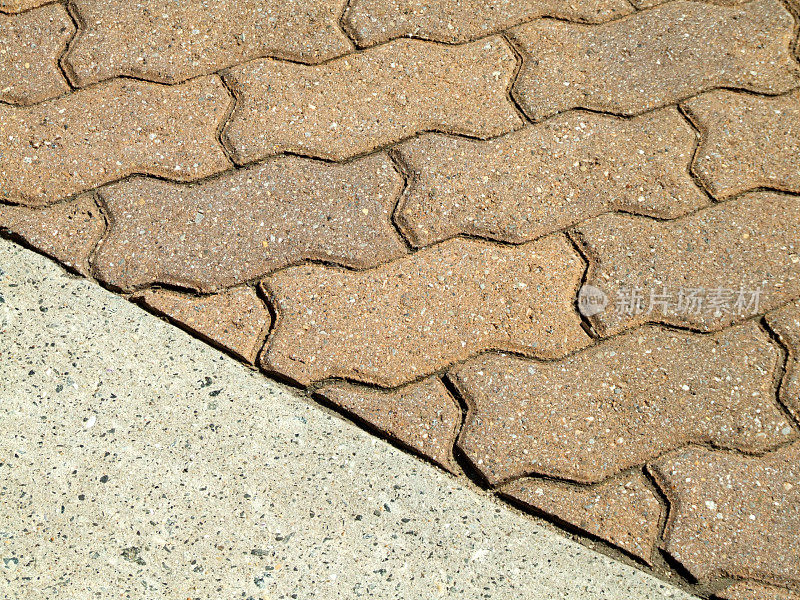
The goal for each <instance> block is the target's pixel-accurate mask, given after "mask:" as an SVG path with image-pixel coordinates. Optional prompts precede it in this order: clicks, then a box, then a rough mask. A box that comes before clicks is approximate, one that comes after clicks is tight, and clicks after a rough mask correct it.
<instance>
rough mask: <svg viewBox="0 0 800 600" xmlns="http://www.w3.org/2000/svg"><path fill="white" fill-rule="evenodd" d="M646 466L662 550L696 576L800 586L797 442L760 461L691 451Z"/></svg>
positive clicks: (799, 453) (799, 445)
mask: <svg viewBox="0 0 800 600" xmlns="http://www.w3.org/2000/svg"><path fill="white" fill-rule="evenodd" d="M652 468H653V472H654V474H655V475H656V478H657V479H658V481H659V485H660V486H661V487H662V489H663V490H664V493H665V494H666V495H667V498H668V500H669V501H670V507H671V508H670V515H669V521H668V523H667V531H666V534H665V536H666V546H665V548H666V550H667V552H669V553H670V554H671V555H672V556H673V557H674V558H675V559H676V560H677V561H678V562H680V563H681V564H682V565H683V566H684V567H686V568H687V569H688V570H689V572H690V573H691V574H692V575H693V576H694V577H696V578H697V579H699V580H701V581H702V580H706V579H708V578H710V577H712V576H716V575H721V574H727V575H730V576H732V577H745V578H753V579H759V580H762V581H764V580H766V581H771V582H774V583H778V584H782V585H785V584H791V585H794V586H798V585H800V544H798V543H797V540H798V531H800V442H797V443H794V444H792V445H790V446H785V447H783V448H781V449H779V450H776V451H775V452H771V453H769V454H766V455H764V456H760V457H757V456H741V455H737V454H732V453H727V452H719V451H713V450H708V449H706V448H689V449H687V450H684V451H682V452H680V453H678V454H677V455H674V456H672V457H670V458H667V459H664V460H661V461H658V462H657V463H655V464H654V465H653V467H652Z"/></svg>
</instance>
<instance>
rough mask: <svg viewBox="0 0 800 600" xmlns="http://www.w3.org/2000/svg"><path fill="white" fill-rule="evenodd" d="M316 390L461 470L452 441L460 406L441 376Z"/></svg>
mask: <svg viewBox="0 0 800 600" xmlns="http://www.w3.org/2000/svg"><path fill="white" fill-rule="evenodd" d="M317 393H318V394H319V395H321V396H322V397H324V398H326V399H327V400H329V401H330V402H332V403H334V404H336V405H337V406H340V407H342V408H343V409H345V410H346V411H348V412H350V413H352V414H354V415H356V416H357V417H359V418H360V419H363V420H364V421H366V422H368V423H370V424H372V425H373V426H375V427H377V428H378V429H379V430H380V431H382V432H383V433H384V434H386V435H387V436H389V437H390V438H394V439H396V440H399V441H400V442H402V443H403V444H406V445H407V446H409V447H410V448H412V449H414V450H416V451H417V452H419V453H420V454H422V455H424V456H427V457H428V458H430V459H431V460H432V461H434V462H435V463H437V464H438V465H440V466H442V467H444V468H445V469H447V470H448V471H451V472H452V473H458V472H459V468H458V465H457V464H456V462H455V459H454V458H453V445H454V444H455V441H456V434H457V433H458V428H459V426H460V425H461V409H460V408H459V406H458V403H457V402H456V400H455V399H454V398H453V397H452V396H451V395H450V393H449V392H448V391H447V388H446V387H444V384H443V383H442V382H441V380H440V379H438V378H436V377H432V378H430V379H426V380H424V381H421V382H419V383H414V384H411V385H408V386H405V387H402V388H399V389H395V390H386V391H385V390H378V389H375V388H370V387H367V386H362V385H353V384H351V383H343V382H337V383H331V384H327V385H324V386H323V387H321V388H320V389H319V390H317Z"/></svg>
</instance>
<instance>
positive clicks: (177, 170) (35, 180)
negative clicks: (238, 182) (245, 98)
mask: <svg viewBox="0 0 800 600" xmlns="http://www.w3.org/2000/svg"><path fill="white" fill-rule="evenodd" d="M231 103H232V100H231V98H230V95H229V94H228V92H227V91H226V90H225V87H224V86H223V85H222V81H221V80H220V79H219V77H217V76H210V77H203V78H200V79H195V80H193V81H191V82H188V83H185V84H183V85H179V86H172V87H167V86H163V85H158V84H154V83H145V82H142V81H133V80H125V79H117V80H114V81H111V82H108V83H106V84H102V85H99V86H96V87H93V88H91V89H87V90H80V91H77V92H75V93H73V94H69V95H67V96H62V97H61V98H57V99H55V100H47V101H45V102H43V103H41V104H37V105H35V106H29V107H15V106H6V105H0V123H3V128H4V132H3V135H2V136H0V181H2V184H1V185H0V198H1V199H5V200H11V201H12V202H19V203H22V204H28V205H42V204H48V203H52V202H55V201H57V200H59V199H61V198H65V197H67V196H71V195H73V194H77V193H79V192H83V191H86V190H89V189H91V188H94V187H97V186H99V185H102V184H104V183H108V182H111V181H114V180H116V179H120V178H122V177H125V176H127V175H131V174H133V173H147V174H148V175H157V176H160V177H166V178H169V179H176V180H180V181H191V180H193V179H199V178H201V177H207V176H209V175H213V174H214V173H217V172H219V171H222V170H224V169H226V168H228V167H229V166H230V161H229V160H228V158H227V157H226V155H225V152H224V150H223V149H222V146H221V145H220V144H219V142H218V140H217V138H216V132H217V128H218V127H219V125H220V123H221V122H222V120H223V119H224V118H225V115H226V114H227V111H228V107H229V105H230V104H231Z"/></svg>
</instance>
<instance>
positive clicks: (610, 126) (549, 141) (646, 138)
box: [397, 108, 708, 246]
mask: <svg viewBox="0 0 800 600" xmlns="http://www.w3.org/2000/svg"><path fill="white" fill-rule="evenodd" d="M695 143H696V140H695V134H694V132H693V131H692V129H691V126H690V125H689V123H687V122H686V121H685V120H684V119H683V117H681V116H680V115H679V114H678V112H677V111H676V110H675V109H672V108H669V109H664V110H660V111H657V112H654V113H650V114H648V115H644V116H640V117H636V118H633V119H630V120H624V119H619V118H616V117H609V116H604V115H596V114H591V113H578V112H573V113H569V114H567V115H563V116H559V117H556V118H554V119H551V120H548V121H547V122H545V123H541V124H538V125H533V126H531V127H526V128H524V129H521V130H519V131H515V132H514V133H510V134H508V135H506V136H504V137H502V138H499V139H496V140H490V141H475V140H468V139H464V138H451V137H445V136H441V135H428V136H423V137H420V138H416V139H414V140H411V141H409V142H406V143H404V144H403V145H401V146H400V148H399V151H400V154H401V155H402V158H403V161H404V162H405V163H406V164H407V165H408V167H409V169H410V170H411V172H412V182H411V184H410V190H409V193H408V195H407V196H406V197H404V199H403V200H402V201H401V205H400V206H399V207H398V211H397V222H398V224H399V225H400V226H401V228H402V229H403V232H404V234H405V235H406V237H408V238H409V239H410V240H411V241H412V243H413V244H414V245H416V246H425V245H428V244H431V243H433V242H435V241H439V240H443V239H446V238H449V237H453V236H455V235H457V234H459V233H466V234H470V235H477V236H483V237H490V238H493V239H498V240H504V241H510V242H524V241H528V240H530V239H533V238H536V237H539V236H541V235H545V234H548V233H551V232H553V231H556V230H558V229H562V228H564V227H567V226H569V225H572V224H574V223H577V222H578V221H582V220H584V219H587V218H589V217H594V216H596V215H598V214H601V213H603V212H606V211H609V210H614V209H621V210H627V211H630V212H635V213H641V214H647V215H652V216H656V217H663V218H674V217H678V216H681V215H682V214H685V213H687V212H691V211H693V210H696V209H697V208H699V207H701V206H704V205H706V204H708V199H707V198H706V196H705V195H704V194H703V193H702V192H701V191H700V190H699V189H698V188H697V186H696V185H695V184H694V182H693V180H692V178H691V176H690V175H689V165H690V163H691V160H692V156H693V154H694V148H695Z"/></svg>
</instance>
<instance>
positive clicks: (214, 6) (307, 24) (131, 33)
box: [66, 0, 353, 86]
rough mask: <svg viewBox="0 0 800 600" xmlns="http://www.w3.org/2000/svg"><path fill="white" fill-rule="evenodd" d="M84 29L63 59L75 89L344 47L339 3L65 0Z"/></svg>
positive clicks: (322, 54) (316, 57)
mask: <svg viewBox="0 0 800 600" xmlns="http://www.w3.org/2000/svg"><path fill="white" fill-rule="evenodd" d="M73 5H74V7H75V10H76V12H77V14H78V15H80V17H81V19H82V21H83V22H84V23H86V28H85V30H84V31H82V32H81V33H80V35H79V37H78V38H77V40H76V42H75V43H74V44H73V46H72V48H71V50H70V53H69V55H68V56H67V58H66V64H67V66H68V68H69V69H70V71H71V73H72V74H73V76H74V79H75V82H76V83H77V84H78V85H80V86H85V85H88V84H90V83H94V82H97V81H102V80H104V79H110V78H112V77H117V76H120V75H129V76H133V77H139V78H143V79H148V80H151V81H161V82H163V83H177V82H180V81H184V80H186V79H189V78H190V77H195V76H197V75H205V74H208V73H212V72H214V71H218V70H220V69H223V68H225V67H229V66H232V65H236V64H241V63H244V62H247V61H249V60H253V59H256V58H263V57H265V56H275V57H280V58H286V59H291V60H299V61H302V62H319V61H322V60H326V59H329V58H333V57H334V56H339V55H341V54H345V53H347V52H349V51H351V50H352V48H353V45H352V42H350V40H349V39H348V38H347V37H346V36H345V35H344V32H343V31H342V30H341V28H340V27H339V25H338V21H339V17H340V16H341V14H342V11H343V10H344V5H345V0H290V1H288V2H279V1H277V0H215V1H214V2H208V1H207V0H181V1H180V2H175V1H170V0H137V1H136V2H131V1H129V0H73Z"/></svg>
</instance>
